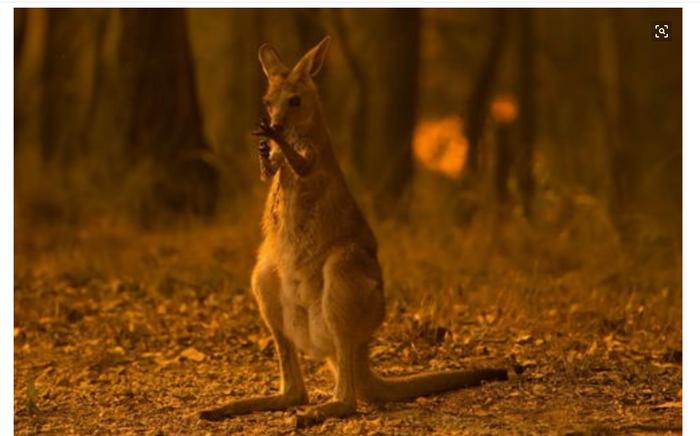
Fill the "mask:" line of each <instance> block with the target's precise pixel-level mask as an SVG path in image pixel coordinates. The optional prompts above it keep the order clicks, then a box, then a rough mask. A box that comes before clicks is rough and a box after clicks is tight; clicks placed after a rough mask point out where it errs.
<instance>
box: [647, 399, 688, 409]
mask: <svg viewBox="0 0 700 436" xmlns="http://www.w3.org/2000/svg"><path fill="white" fill-rule="evenodd" d="M651 408H652V409H655V410H657V409H682V408H683V402H682V401H668V402H666V403H661V404H657V405H655V406H651Z"/></svg>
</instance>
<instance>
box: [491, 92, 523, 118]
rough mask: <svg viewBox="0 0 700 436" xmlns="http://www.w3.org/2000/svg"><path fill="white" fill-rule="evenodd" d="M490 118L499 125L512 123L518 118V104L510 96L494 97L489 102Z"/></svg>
mask: <svg viewBox="0 0 700 436" xmlns="http://www.w3.org/2000/svg"><path fill="white" fill-rule="evenodd" d="M491 116H492V117H493V119H494V120H496V121H497V122H499V123H505V124H507V123H512V122H513V121H515V119H516V118H518V104H517V103H516V102H515V98H513V96H512V95H510V94H503V95H499V96H496V97H495V98H494V99H493V100H491Z"/></svg>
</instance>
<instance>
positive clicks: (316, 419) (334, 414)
mask: <svg viewBox="0 0 700 436" xmlns="http://www.w3.org/2000/svg"><path fill="white" fill-rule="evenodd" d="M355 410H356V407H355V405H353V404H350V403H344V402H342V401H338V400H332V401H329V402H327V403H323V404H320V405H318V406H313V407H310V408H309V409H307V410H305V411H304V412H302V413H298V414H297V417H296V418H297V419H296V426H297V428H304V427H310V426H312V425H316V424H320V423H322V422H323V421H325V420H326V419H328V418H344V417H346V416H350V415H352V414H353V413H355Z"/></svg>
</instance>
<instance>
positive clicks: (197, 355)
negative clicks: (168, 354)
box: [178, 347, 206, 362]
mask: <svg viewBox="0 0 700 436" xmlns="http://www.w3.org/2000/svg"><path fill="white" fill-rule="evenodd" d="M205 357H206V356H205V355H204V353H202V352H201V351H199V350H197V349H196V348H194V347H189V348H187V349H185V350H182V352H181V353H180V355H179V356H178V358H180V359H183V358H184V359H189V360H192V361H194V362H201V361H203V360H204V358H205Z"/></svg>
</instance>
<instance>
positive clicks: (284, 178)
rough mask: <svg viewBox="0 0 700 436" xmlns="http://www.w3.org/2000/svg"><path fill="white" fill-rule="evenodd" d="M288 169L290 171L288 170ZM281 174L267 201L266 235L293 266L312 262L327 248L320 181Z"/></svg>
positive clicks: (276, 179)
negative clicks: (304, 181)
mask: <svg viewBox="0 0 700 436" xmlns="http://www.w3.org/2000/svg"><path fill="white" fill-rule="evenodd" d="M285 170H287V168H285ZM288 176H289V175H286V174H284V173H280V174H278V177H276V178H275V180H274V182H273V184H272V186H271V188H270V194H269V197H268V201H267V207H266V211H265V214H266V217H265V223H266V225H265V227H266V228H265V232H266V237H269V238H272V239H273V240H274V242H275V245H277V247H278V250H277V252H278V253H279V255H280V256H284V257H288V258H289V259H288V260H291V261H293V263H295V264H296V263H299V262H302V263H303V262H305V261H309V260H310V259H311V258H312V257H314V256H318V255H319V254H320V252H319V250H321V249H322V248H323V246H324V239H326V238H325V236H326V233H327V232H326V225H327V223H325V222H324V219H325V218H326V217H324V213H325V212H326V211H324V193H323V189H322V187H321V184H320V183H319V182H317V181H309V182H306V183H300V182H299V181H296V180H290V178H291V177H289V178H288Z"/></svg>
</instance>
